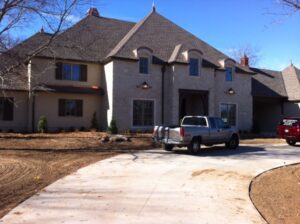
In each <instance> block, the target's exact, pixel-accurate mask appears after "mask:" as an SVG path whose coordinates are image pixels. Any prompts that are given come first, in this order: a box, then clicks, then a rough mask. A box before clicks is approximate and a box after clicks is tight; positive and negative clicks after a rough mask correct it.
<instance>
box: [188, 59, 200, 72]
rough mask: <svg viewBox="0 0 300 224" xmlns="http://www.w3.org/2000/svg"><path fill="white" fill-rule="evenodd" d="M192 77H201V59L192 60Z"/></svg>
mask: <svg viewBox="0 0 300 224" xmlns="http://www.w3.org/2000/svg"><path fill="white" fill-rule="evenodd" d="M190 75H191V76H198V75H199V59H198V58H190Z"/></svg>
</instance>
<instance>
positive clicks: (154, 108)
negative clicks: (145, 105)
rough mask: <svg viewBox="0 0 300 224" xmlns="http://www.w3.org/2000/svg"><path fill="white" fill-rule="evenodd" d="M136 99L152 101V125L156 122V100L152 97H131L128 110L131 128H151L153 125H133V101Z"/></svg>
mask: <svg viewBox="0 0 300 224" xmlns="http://www.w3.org/2000/svg"><path fill="white" fill-rule="evenodd" d="M136 100H142V101H152V102H153V126H155V124H156V100H155V99H153V98H132V99H131V110H130V123H131V128H133V129H139V128H140V129H147V128H153V126H135V125H133V103H134V101H136Z"/></svg>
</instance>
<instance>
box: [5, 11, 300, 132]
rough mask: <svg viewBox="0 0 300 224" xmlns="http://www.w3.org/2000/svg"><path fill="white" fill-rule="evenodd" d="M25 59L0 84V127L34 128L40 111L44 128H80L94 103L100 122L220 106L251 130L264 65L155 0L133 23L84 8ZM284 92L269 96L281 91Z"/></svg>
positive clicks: (29, 43)
mask: <svg viewBox="0 0 300 224" xmlns="http://www.w3.org/2000/svg"><path fill="white" fill-rule="evenodd" d="M48 38H51V34H48V33H45V32H39V33H37V34H35V35H33V36H32V37H30V38H29V39H27V40H25V41H24V42H22V43H21V44H19V45H17V46H16V47H15V48H13V49H12V50H13V51H15V52H20V55H26V53H28V52H30V51H32V50H33V49H34V48H35V47H37V46H39V44H40V43H41V42H42V41H43V40H47V39H48ZM26 68H27V69H26V71H24V73H23V76H24V79H16V80H14V81H12V82H10V83H8V84H5V85H3V86H2V88H3V89H5V96H2V97H1V98H0V129H1V130H8V129H13V130H16V131H34V130H35V127H36V125H37V122H38V119H39V117H40V116H42V115H44V116H46V117H47V120H48V126H49V130H51V131H56V130H58V129H60V128H70V127H74V128H81V127H85V128H89V127H90V124H91V119H92V116H93V113H95V112H96V114H97V118H98V122H99V126H100V128H101V129H102V130H105V129H106V128H107V126H108V124H109V122H110V121H111V120H112V119H115V120H116V122H117V125H118V128H119V129H120V130H121V131H125V130H129V129H131V130H137V129H139V130H141V129H150V128H152V127H153V125H156V124H165V125H171V124H178V122H179V120H180V119H181V118H182V117H183V116H185V115H213V116H221V117H222V118H223V120H224V121H225V122H227V123H228V124H229V125H231V126H236V127H238V128H239V129H240V130H245V131H250V130H251V129H252V127H253V121H256V122H259V119H263V118H257V119H255V118H253V114H258V116H259V108H260V106H258V107H257V109H256V110H255V111H254V113H253V110H254V109H253V106H254V104H255V105H259V103H260V102H262V101H263V100H266V99H265V98H264V96H260V95H259V94H258V93H259V91H261V89H262V88H261V86H258V87H257V82H260V81H262V82H264V80H263V79H264V75H265V73H266V72H265V71H262V70H258V69H254V68H249V66H248V59H247V57H246V56H245V57H244V58H242V60H241V63H238V62H236V61H234V60H233V59H231V58H230V57H228V56H226V55H225V54H223V53H222V52H220V51H218V50H217V49H215V48H213V47H212V46H210V45H209V44H207V43H205V42H204V41H202V40H200V39H198V38H197V37H195V36H194V35H193V34H191V33H189V32H187V31H185V30H184V29H182V28H180V27H179V26H177V25H176V24H174V23H173V22H171V21H169V20H168V19H166V18H165V17H163V16H162V15H160V14H159V13H157V12H156V10H155V8H153V10H152V12H151V13H150V14H149V15H148V16H147V17H145V18H144V19H143V20H141V21H140V22H138V23H132V22H127V21H121V20H116V19H111V18H105V17H102V16H100V15H99V13H98V11H97V10H96V9H90V11H89V13H88V15H87V16H86V17H85V18H84V19H82V20H81V21H79V22H78V23H77V24H75V25H74V26H72V27H71V28H69V29H68V30H66V31H64V32H63V33H61V34H60V35H59V36H57V37H56V38H55V39H54V41H53V42H52V43H51V46H49V47H48V48H46V49H44V50H43V51H42V52H41V53H39V54H38V55H36V56H35V57H34V58H33V59H31V60H30V61H27V62H26ZM297 71H298V72H299V70H297ZM298 75H299V73H298ZM275 76H276V78H275V79H281V78H280V77H281V75H279V76H280V77H278V78H277V75H275ZM254 77H257V78H254ZM12 80H13V79H12ZM273 81H274V80H272V81H270V82H269V83H270V86H269V87H270V88H272V82H273ZM274 82H276V81H274ZM278 82H280V81H278ZM287 84H288V83H287ZM276 85H282V84H280V83H279V84H276ZM276 87H277V86H276ZM278 88H279V87H278ZM280 88H281V87H280ZM280 88H279V89H280ZM263 91H265V90H262V91H261V92H263ZM281 94H282V95H281ZM285 94H287V92H286V91H283V90H282V92H280V93H279V95H280V100H279V101H277V100H275V101H276V106H278V105H277V103H278V102H280V104H279V106H280V105H281V103H282V100H289V99H287V98H286V95H285ZM253 96H254V97H253ZM267 98H268V97H267ZM271 98H272V97H271ZM271 98H268V100H269V101H270V102H271V101H272V100H270V99H271ZM276 99H277V98H276ZM269 101H268V102H269ZM253 102H254V103H253ZM272 102H273V101H272ZM280 116H281V115H280ZM274 120H275V119H274Z"/></svg>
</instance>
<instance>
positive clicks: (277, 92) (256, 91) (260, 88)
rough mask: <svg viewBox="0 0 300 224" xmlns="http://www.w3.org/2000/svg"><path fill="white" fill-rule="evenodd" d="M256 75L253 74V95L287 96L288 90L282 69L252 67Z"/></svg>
mask: <svg viewBox="0 0 300 224" xmlns="http://www.w3.org/2000/svg"><path fill="white" fill-rule="evenodd" d="M251 70H252V71H253V72H255V73H256V75H254V76H252V96H254V97H271V98H287V92H286V89H285V85H284V82H283V78H282V73H281V72H280V71H272V70H267V69H259V68H251Z"/></svg>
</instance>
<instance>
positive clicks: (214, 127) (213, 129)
mask: <svg viewBox="0 0 300 224" xmlns="http://www.w3.org/2000/svg"><path fill="white" fill-rule="evenodd" d="M209 125H210V136H209V143H211V144H216V143H219V142H220V141H221V138H222V136H221V132H220V128H219V125H218V123H217V118H213V117H211V118H209Z"/></svg>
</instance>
